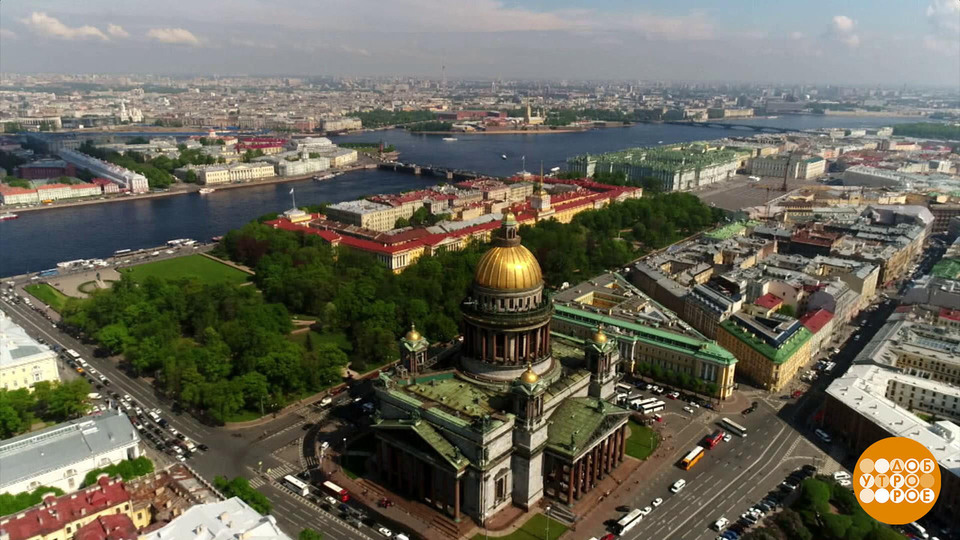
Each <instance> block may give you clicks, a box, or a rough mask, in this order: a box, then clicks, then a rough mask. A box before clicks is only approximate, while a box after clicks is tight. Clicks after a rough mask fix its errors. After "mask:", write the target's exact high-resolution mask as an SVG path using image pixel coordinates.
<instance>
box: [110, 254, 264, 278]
mask: <svg viewBox="0 0 960 540" xmlns="http://www.w3.org/2000/svg"><path fill="white" fill-rule="evenodd" d="M121 272H124V273H127V274H130V276H131V277H132V278H133V279H135V280H137V281H144V280H145V279H147V278H148V277H150V276H156V277H158V278H162V279H174V280H176V279H183V278H196V279H198V280H200V281H201V282H203V283H224V282H226V283H234V284H237V285H239V284H241V283H244V282H246V281H247V278H248V277H249V275H248V274H246V273H245V272H241V271H240V270H237V269H236V268H233V267H230V266H227V265H225V264H223V263H219V262H217V261H215V260H213V259H211V258H209V257H204V256H203V255H187V256H186V257H176V258H174V259H165V260H162V261H156V262H151V263H146V264H138V265H136V266H131V267H129V268H124V269H122V270H121Z"/></svg>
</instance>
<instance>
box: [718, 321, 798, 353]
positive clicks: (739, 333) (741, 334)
mask: <svg viewBox="0 0 960 540" xmlns="http://www.w3.org/2000/svg"><path fill="white" fill-rule="evenodd" d="M720 327H721V328H723V329H725V330H726V331H727V332H729V333H730V334H731V335H732V336H734V337H735V338H737V339H739V340H740V341H742V342H744V343H746V344H747V345H749V346H750V348H752V349H753V350H755V351H757V352H759V353H760V354H762V355H763V356H765V357H766V358H767V359H768V360H770V361H771V362H773V363H774V364H782V363H784V362H786V361H787V360H789V359H790V357H791V356H793V354H794V353H795V352H797V350H799V349H800V347H801V346H803V344H804V343H806V342H807V341H809V340H810V338H811V337H812V336H813V334H811V333H810V331H809V330H807V328H806V327H804V326H800V328H799V330H797V331H796V332H795V333H794V334H793V335H792V336H790V338H788V339H787V341H785V342H784V343H783V345H781V346H780V347H779V348H775V347H773V346H772V345H770V344H769V343H767V342H766V341H764V340H763V339H762V338H760V337H757V336H756V335H754V334H753V333H752V332H748V331H747V330H746V329H745V328H743V327H742V326H740V325H739V324H737V323H735V322H733V318H732V317H731V318H729V319H727V320H725V321H723V322H722V323H720Z"/></svg>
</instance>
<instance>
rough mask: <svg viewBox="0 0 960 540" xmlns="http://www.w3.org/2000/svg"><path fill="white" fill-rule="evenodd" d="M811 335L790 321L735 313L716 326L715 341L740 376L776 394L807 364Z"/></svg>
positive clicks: (788, 319)
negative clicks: (732, 357)
mask: <svg viewBox="0 0 960 540" xmlns="http://www.w3.org/2000/svg"><path fill="white" fill-rule="evenodd" d="M812 335H813V334H811V333H810V331H809V330H807V329H806V327H804V326H803V323H801V322H800V321H798V320H797V319H794V318H793V317H787V316H786V315H780V314H777V313H773V314H770V315H767V316H757V315H748V314H746V313H735V314H734V315H732V316H731V317H730V318H728V319H727V320H725V321H723V322H722V323H720V330H719V332H718V333H717V340H718V341H719V342H720V345H722V346H723V347H724V348H725V349H727V350H729V351H730V352H732V353H733V354H734V355H735V356H736V357H737V358H738V359H739V360H740V362H739V364H738V366H739V367H738V371H739V372H740V374H741V375H745V376H746V377H748V378H750V379H752V380H753V381H754V382H755V383H757V385H758V386H760V387H762V388H764V389H766V390H769V391H771V392H777V391H780V390H781V389H783V387H784V386H785V385H786V384H787V383H788V382H790V379H792V378H793V376H794V375H796V373H797V370H798V369H800V368H801V367H802V366H804V365H805V364H806V363H807V362H808V361H809V360H810V338H811V337H812Z"/></svg>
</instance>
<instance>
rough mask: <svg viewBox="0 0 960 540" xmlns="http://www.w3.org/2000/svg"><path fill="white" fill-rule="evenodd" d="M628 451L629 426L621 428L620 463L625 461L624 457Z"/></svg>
mask: <svg viewBox="0 0 960 540" xmlns="http://www.w3.org/2000/svg"><path fill="white" fill-rule="evenodd" d="M626 450H627V426H623V427H621V428H620V461H623V456H624V454H626Z"/></svg>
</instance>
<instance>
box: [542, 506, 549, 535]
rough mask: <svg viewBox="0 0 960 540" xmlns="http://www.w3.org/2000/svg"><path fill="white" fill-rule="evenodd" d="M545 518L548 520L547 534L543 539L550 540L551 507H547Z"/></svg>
mask: <svg viewBox="0 0 960 540" xmlns="http://www.w3.org/2000/svg"><path fill="white" fill-rule="evenodd" d="M544 517H546V518H547V534H546V536H544V537H543V538H544V540H550V507H549V506H548V507H547V510H546V512H545V513H544Z"/></svg>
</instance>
